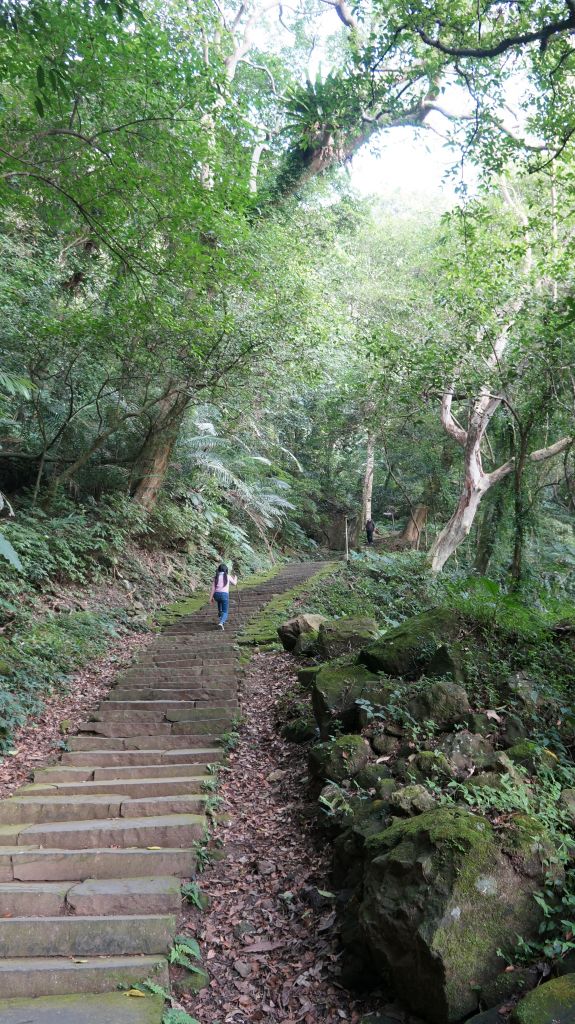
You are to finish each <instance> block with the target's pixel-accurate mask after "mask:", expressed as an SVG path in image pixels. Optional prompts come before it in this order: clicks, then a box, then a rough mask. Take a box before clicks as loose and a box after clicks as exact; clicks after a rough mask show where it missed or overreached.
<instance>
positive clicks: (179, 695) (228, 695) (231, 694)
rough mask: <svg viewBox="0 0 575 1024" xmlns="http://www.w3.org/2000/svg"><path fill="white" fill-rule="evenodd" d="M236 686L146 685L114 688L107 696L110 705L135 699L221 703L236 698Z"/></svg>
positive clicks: (141, 700)
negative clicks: (164, 687) (153, 687)
mask: <svg viewBox="0 0 575 1024" xmlns="http://www.w3.org/2000/svg"><path fill="white" fill-rule="evenodd" d="M237 696H238V687H237V686H229V687H226V688H223V687H218V688H217V689H212V688H211V687H204V686H201V687H194V689H192V690H190V689H189V688H188V687H182V688H181V689H179V688H178V687H174V688H172V689H170V690H150V689H149V688H148V687H147V686H142V687H141V688H140V687H136V688H135V689H132V690H114V691H113V692H112V693H110V696H109V698H108V701H109V704H110V706H113V705H114V704H116V703H118V702H121V703H125V702H126V701H130V702H132V701H137V702H138V703H142V702H143V701H154V702H155V703H157V702H169V703H172V704H175V703H176V702H180V701H185V702H187V703H189V702H190V701H198V700H204V701H213V702H214V703H216V702H217V703H218V704H219V703H221V701H222V699H223V700H237Z"/></svg>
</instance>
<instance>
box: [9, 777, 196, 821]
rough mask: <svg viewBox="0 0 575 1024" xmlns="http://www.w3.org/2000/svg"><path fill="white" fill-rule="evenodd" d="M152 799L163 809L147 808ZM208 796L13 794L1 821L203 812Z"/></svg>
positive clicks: (128, 816)
mask: <svg viewBox="0 0 575 1024" xmlns="http://www.w3.org/2000/svg"><path fill="white" fill-rule="evenodd" d="M96 785H98V783H96ZM150 799H151V800H152V801H155V800H157V801H163V803H159V804H158V806H159V807H160V808H161V807H163V808H164V810H161V809H160V810H145V809H144V808H145V807H146V806H148V804H149V803H150ZM206 799H207V797H206V795H205V793H190V792H189V790H188V792H187V793H183V794H178V793H175V794H168V795H164V796H157V797H154V796H152V797H151V798H149V799H146V798H142V797H137V798H135V799H133V798H132V797H130V796H126V797H124V796H123V795H122V794H117V795H114V794H107V795H106V794H97V793H96V794H95V793H91V794H85V795H84V794H82V796H71V795H69V794H62V795H60V794H55V795H50V796H35V795H25V796H22V797H20V796H13V797H10V799H9V800H3V801H1V802H0V824H4V825H15V824H18V823H19V822H26V823H30V824H32V823H36V824H37V823H39V822H40V823H48V822H55V821H57V822H62V821H85V820H86V818H87V817H89V818H90V820H92V821H95V820H98V821H100V820H102V819H104V818H141V817H144V815H147V814H151V815H158V814H192V813H193V814H201V813H202V810H203V805H204V804H205V802H206ZM138 808H139V810H138Z"/></svg>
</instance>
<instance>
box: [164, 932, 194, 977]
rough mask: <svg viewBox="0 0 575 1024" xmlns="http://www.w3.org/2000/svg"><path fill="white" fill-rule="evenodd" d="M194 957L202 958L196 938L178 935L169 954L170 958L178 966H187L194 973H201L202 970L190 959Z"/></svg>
mask: <svg viewBox="0 0 575 1024" xmlns="http://www.w3.org/2000/svg"><path fill="white" fill-rule="evenodd" d="M190 957H193V959H194V960H196V961H198V960H201V959H202V954H201V952H200V947H199V946H198V943H197V942H196V940H195V939H193V938H191V937H190V936H187V935H176V937H175V939H174V942H173V945H172V948H171V950H170V952H169V954H168V960H169V961H170V963H171V964H174V965H175V966H176V967H185V968H186V969H187V970H188V971H191V972H192V973H196V974H201V973H202V971H201V969H200V968H199V967H197V966H196V964H195V963H193V962H192V960H190Z"/></svg>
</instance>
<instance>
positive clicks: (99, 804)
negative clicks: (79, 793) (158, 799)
mask: <svg viewBox="0 0 575 1024" xmlns="http://www.w3.org/2000/svg"><path fill="white" fill-rule="evenodd" d="M121 803H122V801H121V800H120V799H119V797H114V796H97V795H95V796H86V797H85V798H82V799H76V800H71V799H70V798H69V797H67V796H54V797H50V798H48V797H45V796H24V797H21V796H18V795H16V796H11V797H9V798H8V799H7V800H2V801H1V802H0V824H1V825H16V824H18V823H20V822H26V823H28V824H35V823H38V822H52V821H70V820H78V819H82V818H83V819H86V818H91V819H92V820H94V821H95V820H100V819H102V818H115V817H118V816H119V813H120V807H121Z"/></svg>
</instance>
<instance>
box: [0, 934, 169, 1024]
mask: <svg viewBox="0 0 575 1024" xmlns="http://www.w3.org/2000/svg"><path fill="white" fill-rule="evenodd" d="M175 932H176V918H175V917H174V916H172V915H167V914H130V915H122V916H118V917H100V916H98V917H13V918H10V919H6V920H0V957H10V958H12V957H21V956H22V955H23V954H26V956H31V957H46V956H124V955H132V954H138V955H140V954H143V955H145V956H146V955H147V956H153V955H154V954H156V953H161V954H162V955H163V954H166V953H167V952H168V950H169V948H170V945H171V943H172V940H173V937H174V935H175ZM0 1020H1V1018H0Z"/></svg>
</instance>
